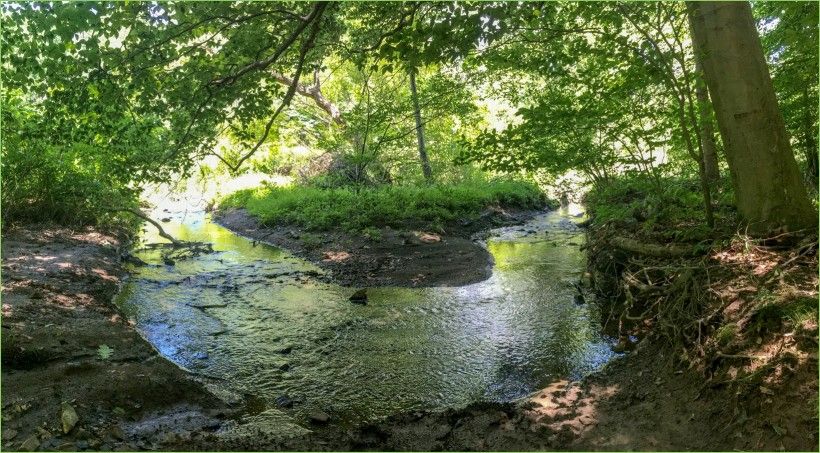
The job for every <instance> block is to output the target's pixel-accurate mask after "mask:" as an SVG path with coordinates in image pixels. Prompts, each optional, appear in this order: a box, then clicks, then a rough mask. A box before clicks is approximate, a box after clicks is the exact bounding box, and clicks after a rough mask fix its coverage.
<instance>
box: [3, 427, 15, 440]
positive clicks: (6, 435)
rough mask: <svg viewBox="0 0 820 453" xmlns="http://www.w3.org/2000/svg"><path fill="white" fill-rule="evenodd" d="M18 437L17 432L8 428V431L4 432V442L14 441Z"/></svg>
mask: <svg viewBox="0 0 820 453" xmlns="http://www.w3.org/2000/svg"><path fill="white" fill-rule="evenodd" d="M16 436H17V431H15V430H13V429H11V428H6V429H4V430H3V440H11V439H14V438H15V437H16Z"/></svg>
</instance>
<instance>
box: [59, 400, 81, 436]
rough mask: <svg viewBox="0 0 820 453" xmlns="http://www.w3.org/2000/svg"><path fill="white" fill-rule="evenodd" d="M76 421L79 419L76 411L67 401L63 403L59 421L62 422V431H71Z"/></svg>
mask: <svg viewBox="0 0 820 453" xmlns="http://www.w3.org/2000/svg"><path fill="white" fill-rule="evenodd" d="M78 421H80V417H78V416H77V411H75V410H74V407H72V406H71V405H70V404H68V403H63V404H62V409H61V411H60V422H62V426H63V433H68V432H69V431H71V430H72V429H73V428H74V425H76V424H77V422H78Z"/></svg>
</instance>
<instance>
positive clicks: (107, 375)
mask: <svg viewBox="0 0 820 453" xmlns="http://www.w3.org/2000/svg"><path fill="white" fill-rule="evenodd" d="M124 243H125V241H124V239H123V238H122V237H116V236H114V235H110V234H106V233H101V232H99V231H96V230H95V229H93V228H83V229H79V230H73V229H69V228H65V227H58V226H53V225H17V226H15V227H13V228H9V229H8V230H7V231H4V232H3V239H2V255H3V257H2V258H3V263H2V270H3V275H2V277H3V290H2V306H3V316H2V365H3V366H2V382H3V386H2V405H3V426H2V428H3V434H2V445H3V449H5V450H8V451H32V450H34V451H40V450H66V449H67V450H115V451H116V450H119V451H135V450H143V449H149V450H163V449H179V448H183V449H184V446H185V445H187V444H189V443H190V442H196V439H197V438H199V437H204V436H206V435H208V434H210V433H212V432H214V431H216V430H217V429H218V428H219V427H220V426H221V425H222V423H223V422H224V421H226V420H227V419H229V418H232V417H234V416H236V415H237V412H238V409H237V408H236V407H230V406H229V405H228V404H226V402H225V401H223V400H221V399H219V398H217V397H216V396H214V394H212V393H211V392H210V391H209V390H207V389H206V386H205V385H204V384H203V383H202V382H200V381H198V380H196V379H194V378H193V377H192V376H191V375H190V374H188V373H187V372H185V371H184V370H183V369H181V368H180V367H178V366H177V365H176V364H174V363H172V362H171V361H169V360H167V359H166V358H164V357H162V356H161V355H160V354H159V352H158V351H157V350H156V349H154V347H153V346H152V345H151V344H150V343H149V342H148V341H147V340H145V339H144V338H143V337H142V336H140V335H139V333H138V332H137V331H136V329H135V328H134V326H133V324H132V323H131V322H129V321H128V319H127V317H126V316H125V315H124V314H123V313H122V312H121V311H120V309H119V308H118V307H117V306H116V304H115V302H114V301H115V298H116V297H117V295H118V294H119V292H120V291H121V289H122V286H123V281H124V279H125V278H126V276H127V273H126V271H125V269H124V267H123V263H122V261H121V253H122V252H123V250H122V247H123V244H124Z"/></svg>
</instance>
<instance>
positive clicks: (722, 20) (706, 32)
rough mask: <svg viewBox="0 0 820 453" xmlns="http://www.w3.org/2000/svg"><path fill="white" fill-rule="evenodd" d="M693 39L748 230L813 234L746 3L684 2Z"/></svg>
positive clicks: (811, 210)
mask: <svg viewBox="0 0 820 453" xmlns="http://www.w3.org/2000/svg"><path fill="white" fill-rule="evenodd" d="M687 9H688V12H689V17H690V20H691V21H692V31H693V33H692V39H693V42H694V45H695V51H696V52H698V53H699V57H700V58H701V62H702V63H703V71H704V76H705V79H706V84H707V85H708V87H709V92H710V94H711V95H712V101H713V104H714V108H715V113H716V116H717V122H718V128H719V129H720V134H721V137H723V143H724V146H725V149H726V160H727V161H728V163H729V170H730V172H731V174H732V182H733V184H734V188H735V199H736V204H737V208H738V211H739V213H740V215H741V216H742V217H743V218H744V220H745V222H747V224H748V231H749V232H750V233H753V234H763V233H766V232H769V231H772V230H775V229H778V228H780V227H784V228H786V229H788V230H791V231H793V230H800V229H814V228H816V225H817V214H816V213H815V212H814V208H813V206H812V205H811V202H810V201H809V198H808V196H807V195H806V188H805V186H804V185H803V181H802V178H801V176H800V171H799V170H798V168H797V163H796V162H795V160H794V154H793V153H792V149H791V146H790V144H789V139H788V136H787V135H786V126H785V124H784V123H783V117H782V116H781V114H780V110H779V109H778V106H777V99H776V97H775V94H774V87H773V86H772V80H771V77H770V75H769V69H768V67H767V66H766V60H765V59H764V56H763V47H762V46H761V44H760V36H758V34H757V30H756V29H755V24H754V19H753V18H752V10H751V7H750V6H749V3H748V2H689V3H687Z"/></svg>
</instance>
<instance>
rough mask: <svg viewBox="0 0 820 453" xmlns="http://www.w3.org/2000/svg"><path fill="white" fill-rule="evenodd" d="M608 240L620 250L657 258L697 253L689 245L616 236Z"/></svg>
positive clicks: (686, 255) (694, 254)
mask: <svg viewBox="0 0 820 453" xmlns="http://www.w3.org/2000/svg"><path fill="white" fill-rule="evenodd" d="M609 242H610V244H611V245H613V246H614V247H617V248H619V249H621V250H625V251H627V252H632V253H637V254H640V255H647V256H655V257H659V258H668V257H688V256H696V255H698V254H699V253H698V251H697V250H696V249H695V248H694V247H691V246H682V245H675V244H669V245H660V244H648V243H642V242H638V241H636V240H635V239H630V238H623V237H618V236H615V237H613V238H612V239H610V241H609Z"/></svg>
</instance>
